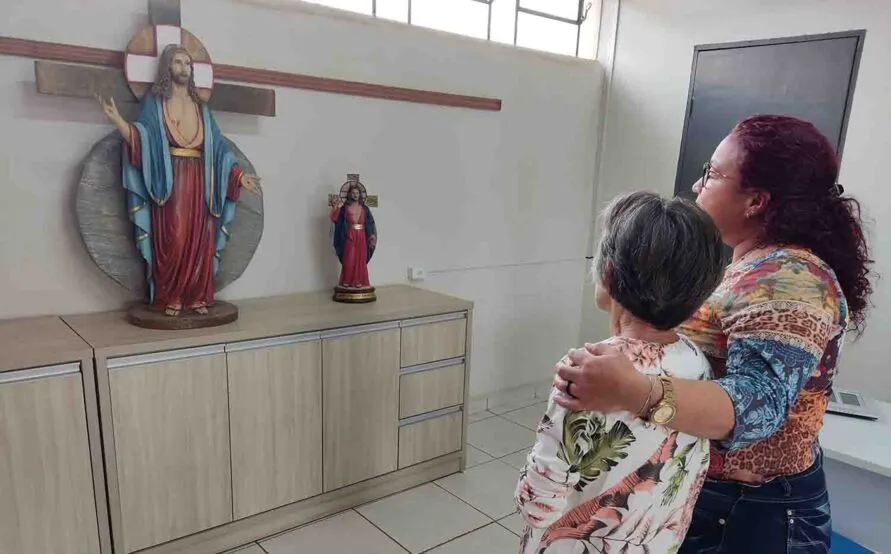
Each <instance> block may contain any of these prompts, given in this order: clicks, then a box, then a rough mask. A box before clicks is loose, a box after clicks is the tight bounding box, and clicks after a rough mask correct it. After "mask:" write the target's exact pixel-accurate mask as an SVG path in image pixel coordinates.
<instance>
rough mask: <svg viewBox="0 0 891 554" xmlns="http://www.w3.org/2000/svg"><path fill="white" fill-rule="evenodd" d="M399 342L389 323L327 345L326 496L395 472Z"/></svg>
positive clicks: (329, 338) (338, 335)
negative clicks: (327, 493) (331, 492)
mask: <svg viewBox="0 0 891 554" xmlns="http://www.w3.org/2000/svg"><path fill="white" fill-rule="evenodd" d="M399 339H400V334H399V329H398V324H385V325H383V326H369V327H365V328H362V327H360V328H356V329H348V330H344V331H335V332H333V333H331V334H329V335H326V338H324V340H323V344H322V360H323V369H322V375H323V384H322V392H323V401H322V406H323V408H324V416H323V421H324V428H325V435H324V436H325V447H324V460H325V471H324V476H325V491H326V492H328V491H332V490H335V489H338V488H341V487H345V486H347V485H350V484H353V483H358V482H359V481H363V480H365V479H370V478H372V477H377V476H379V475H383V474H385V473H389V472H391V471H395V470H396V467H397V447H398V446H397V444H398V440H399V436H398V435H399V433H398V419H399V418H398V409H399Z"/></svg>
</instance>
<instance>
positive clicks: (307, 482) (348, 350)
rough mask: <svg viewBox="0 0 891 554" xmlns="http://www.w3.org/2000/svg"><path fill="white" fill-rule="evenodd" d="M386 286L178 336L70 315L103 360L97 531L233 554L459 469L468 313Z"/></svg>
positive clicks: (163, 553) (99, 366) (270, 301)
mask: <svg viewBox="0 0 891 554" xmlns="http://www.w3.org/2000/svg"><path fill="white" fill-rule="evenodd" d="M377 294H378V301H377V302H375V303H373V304H368V305H364V306H346V305H343V304H336V303H333V302H331V298H330V294H328V293H307V294H297V295H291V296H284V297H278V298H258V299H251V300H245V301H243V302H239V303H238V308H239V318H238V321H236V322H234V323H232V324H229V325H225V326H220V327H217V328H207V329H191V330H187V331H181V332H180V331H178V332H169V331H156V330H151V329H142V328H138V327H134V326H132V325H129V324H128V323H127V322H126V315H125V314H124V313H122V312H108V313H104V314H87V315H81V316H68V317H65V318H64V320H65V322H66V323H67V324H68V325H69V326H70V328H71V329H74V330H75V331H76V333H77V335H79V336H80V337H83V341H86V343H87V344H89V346H91V347H92V349H93V352H92V353H91V354H92V355H93V356H94V358H95V374H96V383H95V386H93V385H91V383H89V382H88V383H87V385H88V387H87V389H89V388H90V386H92V388H93V389H95V390H97V391H98V393H99V408H100V410H99V411H100V416H101V417H100V418H98V419H100V422H101V428H102V434H103V437H105V440H104V442H103V445H102V455H104V460H102V459H98V458H99V457H98V452H99V448H98V447H96V448H95V451H96V452H95V453H94V460H93V467H94V468H95V467H96V466H97V465H98V466H100V467H102V466H103V463H102V462H103V461H104V466H105V467H107V468H108V470H107V471H108V480H107V483H106V486H107V489H108V498H107V502H102V503H100V504H97V506H98V509H99V510H100V511H102V510H105V506H107V509H108V515H107V518H106V519H107V520H109V521H110V523H111V530H112V531H113V532H112V533H110V534H109V533H108V532H107V531H106V530H105V529H104V528H102V527H100V542H102V541H105V542H106V543H109V542H111V541H112V539H113V543H114V544H113V546H114V552H115V554H131V553H133V552H136V551H139V552H140V554H174V553H179V552H188V553H189V554H212V553H216V552H225V551H229V550H232V549H233V548H235V547H237V546H240V545H244V544H247V543H250V542H252V541H255V540H257V539H261V538H263V537H267V536H270V535H273V534H275V533H278V532H281V531H285V530H287V529H291V528H294V527H297V526H299V525H301V524H304V523H307V522H309V521H311V520H313V519H318V518H321V517H324V516H326V515H329V514H332V513H335V512H338V511H342V510H345V509H349V508H351V507H354V506H357V505H359V504H364V503H367V502H370V501H373V500H376V499H378V498H381V497H383V496H386V495H389V494H394V493H397V492H400V491H402V490H405V489H407V488H410V487H414V486H418V485H420V484H422V483H427V482H430V481H433V480H435V479H439V478H441V477H444V476H446V475H449V474H452V473H454V472H456V471H459V470H460V469H461V467H462V455H461V452H460V451H461V450H462V449H463V448H464V441H463V435H464V434H465V433H464V425H465V418H464V413H463V411H462V405H464V404H465V402H466V398H467V372H468V371H469V367H470V365H469V364H470V359H469V352H468V341H467V337H468V334H469V332H470V314H471V310H472V304H471V303H469V302H466V301H463V300H460V299H456V298H450V297H447V296H444V295H440V294H436V293H432V292H428V291H423V290H420V289H416V288H413V287H405V286H392V287H380V288H378V290H377ZM66 329H67V328H66ZM67 330H68V331H70V329H67ZM0 337H2V326H0ZM11 342H12V343H13V344H15V341H11ZM87 356H89V355H86V356H84V357H87ZM81 359H83V358H81ZM0 371H2V368H0ZM0 375H2V374H0ZM88 400H89V399H88ZM94 405H95V404H90V403H89V402H88V403H87V412H88V415H89V413H90V409H91V406H94ZM88 423H89V419H88ZM88 429H89V430H90V438H91V440H92V438H93V433H92V428H91V427H88ZM96 435H98V432H97V433H96ZM0 444H2V436H0ZM91 446H93V445H92V443H91ZM97 459H98V464H97ZM2 463H3V460H2V459H0V468H2ZM66 467H67V466H66ZM0 479H2V476H0ZM0 485H2V482H0ZM0 491H2V489H0ZM102 500H105V498H104V497H103V499H102ZM2 506H3V498H0V510H2V509H3V508H2ZM102 515H104V514H100V518H101V517H102ZM5 516H6V512H0V518H3V519H2V520H0V531H3V530H4V529H5V528H4V527H3V524H5V523H6V521H7V520H8V518H6V517H5ZM13 525H18V523H17V522H13ZM85 532H86V531H85ZM103 533H104V534H103ZM109 535H110V538H109ZM0 536H3V535H0ZM4 538H5V537H4ZM0 543H3V539H0ZM4 546H5V544H0V554H8V553H7V552H5V551H3V550H2V548H3V547H4ZM19 551H22V549H19ZM24 551H27V549H25V550H24ZM52 551H53V554H55V553H56V552H65V553H66V554H68V553H69V552H77V551H76V550H74V549H73V548H69V547H68V546H67V543H66V547H65V548H61V549H60V548H53V549H52ZM16 554H19V552H18V551H17V552H16ZM29 554H30V552H29ZM77 554H80V553H79V552H77ZM91 554H93V552H91ZM102 554H110V553H108V552H103V553H102Z"/></svg>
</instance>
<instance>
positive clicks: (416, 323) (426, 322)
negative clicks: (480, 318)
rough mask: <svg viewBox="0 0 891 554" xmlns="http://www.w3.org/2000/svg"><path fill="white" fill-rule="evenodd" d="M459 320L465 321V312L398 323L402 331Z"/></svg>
mask: <svg viewBox="0 0 891 554" xmlns="http://www.w3.org/2000/svg"><path fill="white" fill-rule="evenodd" d="M459 319H467V312H458V313H454V314H444V315H434V316H430V317H419V318H416V319H407V320H405V321H403V322H401V323H400V326H401V327H402V328H403V329H404V328H406V327H417V326H419V325H431V324H433V323H445V322H447V321H456V320H459Z"/></svg>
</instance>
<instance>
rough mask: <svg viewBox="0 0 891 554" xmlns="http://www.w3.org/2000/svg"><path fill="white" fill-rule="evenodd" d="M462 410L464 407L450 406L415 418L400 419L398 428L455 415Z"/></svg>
mask: <svg viewBox="0 0 891 554" xmlns="http://www.w3.org/2000/svg"><path fill="white" fill-rule="evenodd" d="M463 410H464V406H452V407H451V408H443V409H441V410H436V411H435V412H429V413H426V414H420V415H416V416H412V417H407V418H405V419H400V420H399V426H400V427H405V426H406V425H414V424H415V423H421V422H424V421H428V420H431V419H437V418H440V417H445V416H449V415H452V414H457V413H460V412H461V411H463Z"/></svg>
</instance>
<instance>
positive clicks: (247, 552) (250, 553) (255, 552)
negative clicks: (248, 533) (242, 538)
mask: <svg viewBox="0 0 891 554" xmlns="http://www.w3.org/2000/svg"><path fill="white" fill-rule="evenodd" d="M226 554H266V553H265V552H263V549H262V548H260V545H259V544H251V545H248V546H242V547H241V548H236V549H235V550H230V551H229V552H227V553H226Z"/></svg>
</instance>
